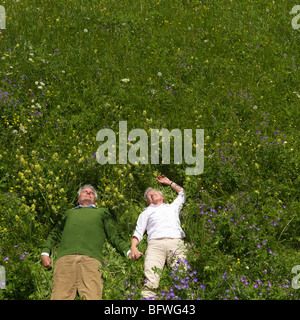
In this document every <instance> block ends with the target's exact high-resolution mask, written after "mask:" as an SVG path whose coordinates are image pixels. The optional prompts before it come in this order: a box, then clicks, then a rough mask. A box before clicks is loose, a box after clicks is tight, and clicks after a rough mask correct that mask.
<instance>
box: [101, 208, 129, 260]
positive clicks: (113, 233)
mask: <svg viewBox="0 0 300 320" xmlns="http://www.w3.org/2000/svg"><path fill="white" fill-rule="evenodd" d="M104 229H105V233H106V236H107V238H108V241H109V242H110V244H111V245H112V246H113V247H115V248H116V249H117V251H118V252H119V253H120V254H122V255H123V256H125V257H126V256H127V251H128V250H129V249H130V245H129V244H128V243H127V242H125V241H124V239H123V238H122V237H121V236H120V235H119V233H118V231H117V228H116V223H115V221H114V220H113V218H112V216H111V215H110V213H109V212H108V211H107V210H106V211H105V213H104Z"/></svg>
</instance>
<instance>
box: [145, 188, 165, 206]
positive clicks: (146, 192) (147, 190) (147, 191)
mask: <svg viewBox="0 0 300 320" xmlns="http://www.w3.org/2000/svg"><path fill="white" fill-rule="evenodd" d="M151 190H154V191H157V192H158V193H159V194H160V195H162V196H163V193H162V192H161V191H160V190H157V189H153V188H147V189H146V191H145V193H144V199H145V200H146V202H147V203H148V200H147V194H148V193H149V192H150V191H151Z"/></svg>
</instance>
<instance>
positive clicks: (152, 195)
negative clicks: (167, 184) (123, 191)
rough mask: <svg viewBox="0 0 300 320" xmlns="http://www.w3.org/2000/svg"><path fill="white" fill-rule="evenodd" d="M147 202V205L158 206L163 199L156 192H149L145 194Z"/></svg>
mask: <svg viewBox="0 0 300 320" xmlns="http://www.w3.org/2000/svg"><path fill="white" fill-rule="evenodd" d="M147 202H148V205H150V204H155V205H159V204H162V203H163V202H164V197H163V196H162V195H161V194H160V193H159V192H157V191H155V190H151V191H149V192H148V193H147Z"/></svg>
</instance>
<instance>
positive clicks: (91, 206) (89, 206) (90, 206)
mask: <svg viewBox="0 0 300 320" xmlns="http://www.w3.org/2000/svg"><path fill="white" fill-rule="evenodd" d="M80 208H95V209H97V207H96V206H95V205H94V204H89V205H88V206H85V207H83V206H81V205H79V206H77V207H75V208H73V209H80Z"/></svg>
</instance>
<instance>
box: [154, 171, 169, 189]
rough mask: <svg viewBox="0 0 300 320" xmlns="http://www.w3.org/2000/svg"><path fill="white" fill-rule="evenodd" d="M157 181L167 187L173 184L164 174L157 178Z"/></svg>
mask: <svg viewBox="0 0 300 320" xmlns="http://www.w3.org/2000/svg"><path fill="white" fill-rule="evenodd" d="M156 180H157V181H158V182H160V183H162V184H165V185H168V186H169V185H170V183H171V182H172V181H171V180H170V179H169V178H167V177H166V176H165V175H164V174H162V175H161V176H158V177H157V178H156Z"/></svg>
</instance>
